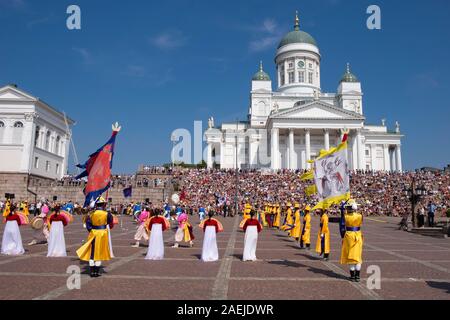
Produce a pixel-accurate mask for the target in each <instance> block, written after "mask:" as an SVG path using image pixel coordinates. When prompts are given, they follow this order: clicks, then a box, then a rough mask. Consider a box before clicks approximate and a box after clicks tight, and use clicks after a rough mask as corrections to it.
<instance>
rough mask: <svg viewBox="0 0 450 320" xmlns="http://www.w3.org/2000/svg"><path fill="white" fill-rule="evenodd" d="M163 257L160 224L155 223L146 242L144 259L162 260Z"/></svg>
mask: <svg viewBox="0 0 450 320" xmlns="http://www.w3.org/2000/svg"><path fill="white" fill-rule="evenodd" d="M163 258H164V239H163V234H162V224H160V223H157V224H154V225H153V226H152V230H151V232H150V242H149V244H148V251H147V255H146V256H145V259H146V260H162V259H163Z"/></svg>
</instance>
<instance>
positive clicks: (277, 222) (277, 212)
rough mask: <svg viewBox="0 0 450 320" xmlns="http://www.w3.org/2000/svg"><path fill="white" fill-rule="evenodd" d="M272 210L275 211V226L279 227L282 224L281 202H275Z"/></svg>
mask: <svg viewBox="0 0 450 320" xmlns="http://www.w3.org/2000/svg"><path fill="white" fill-rule="evenodd" d="M272 212H273V213H274V217H273V221H274V222H273V226H274V228H279V227H280V226H281V208H280V205H279V204H275V205H274V206H273V209H272Z"/></svg>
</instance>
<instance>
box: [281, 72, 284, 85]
mask: <svg viewBox="0 0 450 320" xmlns="http://www.w3.org/2000/svg"><path fill="white" fill-rule="evenodd" d="M281 85H282V86H284V73H283V74H282V75H281Z"/></svg>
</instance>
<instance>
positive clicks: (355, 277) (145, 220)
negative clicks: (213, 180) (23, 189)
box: [1, 197, 363, 281]
mask: <svg viewBox="0 0 450 320" xmlns="http://www.w3.org/2000/svg"><path fill="white" fill-rule="evenodd" d="M105 209H106V201H105V200H104V199H103V198H101V197H100V198H99V199H97V201H96V210H95V211H94V212H92V213H91V214H90V215H89V216H88V217H87V219H86V221H85V224H86V229H87V230H88V231H89V236H88V239H87V241H86V242H85V244H84V245H83V246H81V247H80V248H79V249H78V250H77V255H78V257H79V258H80V260H82V261H88V262H89V266H90V275H91V276H92V277H98V276H99V275H100V274H99V270H100V266H101V263H102V261H108V260H110V259H111V258H113V256H114V255H113V251H112V245H111V235H110V229H112V228H113V227H114V224H115V223H114V217H113V215H112V214H111V213H108V212H107V211H106V210H105ZM294 209H295V210H294V212H293V216H294V221H293V225H292V224H289V220H288V217H286V220H287V221H286V223H285V224H283V225H282V226H280V229H281V230H284V231H287V232H288V233H290V235H291V236H293V237H294V238H297V239H298V238H300V237H301V239H302V240H301V241H300V244H301V246H302V244H303V243H304V244H305V245H306V247H307V248H309V244H310V239H309V238H310V236H309V235H310V228H311V217H310V212H309V211H310V209H309V208H308V207H306V208H305V210H304V215H303V228H302V232H301V234H299V236H298V237H295V235H296V234H295V233H294V232H293V230H294V228H295V220H299V219H300V212H299V211H300V210H299V209H300V208H299V206H298V205H297V204H296V205H295V206H294ZM356 210H357V204H356V203H355V202H354V201H353V200H350V201H348V202H347V203H346V205H345V215H344V217H343V218H344V219H343V224H344V232H342V236H343V242H342V251H341V263H342V264H348V265H350V279H351V280H352V281H359V279H360V270H361V263H362V248H363V237H362V233H361V225H362V220H363V219H362V215H361V214H359V213H357V212H356ZM144 212H145V211H144ZM161 213H162V210H159V209H154V210H153V211H152V215H151V216H147V217H145V216H142V217H141V216H140V217H139V221H140V224H139V227H138V230H137V232H136V235H135V240H136V241H140V240H141V239H142V238H144V239H145V240H147V239H148V240H149V246H148V251H147V255H146V257H145V259H148V260H161V259H163V258H164V240H163V235H162V233H163V232H164V231H165V230H167V229H169V228H170V222H169V221H168V220H167V219H166V218H164V217H163V216H161ZM318 213H319V214H320V217H321V218H320V230H319V233H318V239H317V245H316V251H317V252H318V253H320V254H321V255H323V256H324V258H325V259H328V256H329V252H330V231H329V228H328V216H327V214H326V211H325V210H322V209H319V210H318ZM277 214H278V213H276V215H277ZM141 215H142V214H141ZM278 215H279V214H278ZM213 216H214V213H213V212H212V211H210V212H209V213H208V218H207V219H205V220H202V222H201V224H200V227H201V228H202V229H203V231H204V233H205V235H204V239H203V247H202V255H201V259H202V260H203V261H206V262H208V261H217V260H218V259H219V256H218V248H217V240H216V234H217V233H218V232H221V231H223V226H222V224H221V223H220V221H218V220H217V219H215V218H213ZM259 219H261V216H259V217H258V215H257V213H256V212H255V211H254V210H252V209H251V207H250V206H249V205H247V206H246V208H245V211H244V219H243V221H242V222H241V225H240V226H241V228H242V229H243V230H244V232H245V239H244V252H243V260H244V261H255V260H256V247H257V241H258V233H259V232H261V230H262V226H261V223H260V222H259V221H258V220H259ZM276 220H277V217H275V221H276ZM21 224H22V220H21V217H20V215H19V214H17V213H16V212H15V208H11V210H10V212H9V214H8V215H7V216H6V226H5V230H4V234H3V240H2V247H1V253H2V254H8V255H11V254H12V255H18V254H23V253H24V249H23V246H22V240H21V236H20V231H19V226H20V225H21ZM48 224H49V225H50V226H51V227H50V235H49V241H48V242H49V246H48V248H49V252H48V256H49V257H52V256H65V255H66V248H65V242H64V231H63V228H64V226H66V225H67V221H66V219H65V218H64V216H63V215H61V214H60V210H59V207H55V208H54V209H53V213H52V215H51V216H50V217H49V219H48ZM297 228H300V227H299V224H297ZM193 240H194V235H193V232H192V225H191V224H190V223H189V221H188V216H187V215H186V214H185V213H182V214H180V215H179V216H178V229H177V231H176V234H175V241H176V243H175V245H174V246H175V247H178V244H179V243H180V242H181V241H185V242H188V243H189V245H190V246H193ZM136 245H139V242H137V243H136Z"/></svg>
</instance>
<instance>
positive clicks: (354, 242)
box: [341, 199, 364, 282]
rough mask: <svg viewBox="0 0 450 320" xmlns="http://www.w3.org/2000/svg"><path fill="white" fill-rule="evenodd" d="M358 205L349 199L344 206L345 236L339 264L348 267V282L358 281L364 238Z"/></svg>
mask: <svg viewBox="0 0 450 320" xmlns="http://www.w3.org/2000/svg"><path fill="white" fill-rule="evenodd" d="M357 209H358V205H357V204H356V202H355V200H353V199H350V200H349V201H347V203H346V205H345V214H344V220H345V234H344V237H343V239H342V250H341V264H348V265H350V281H356V282H359V281H360V273H361V264H362V250H363V244H364V237H363V235H362V232H361V225H362V222H363V216H362V214H360V213H358V212H356V210H357Z"/></svg>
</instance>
